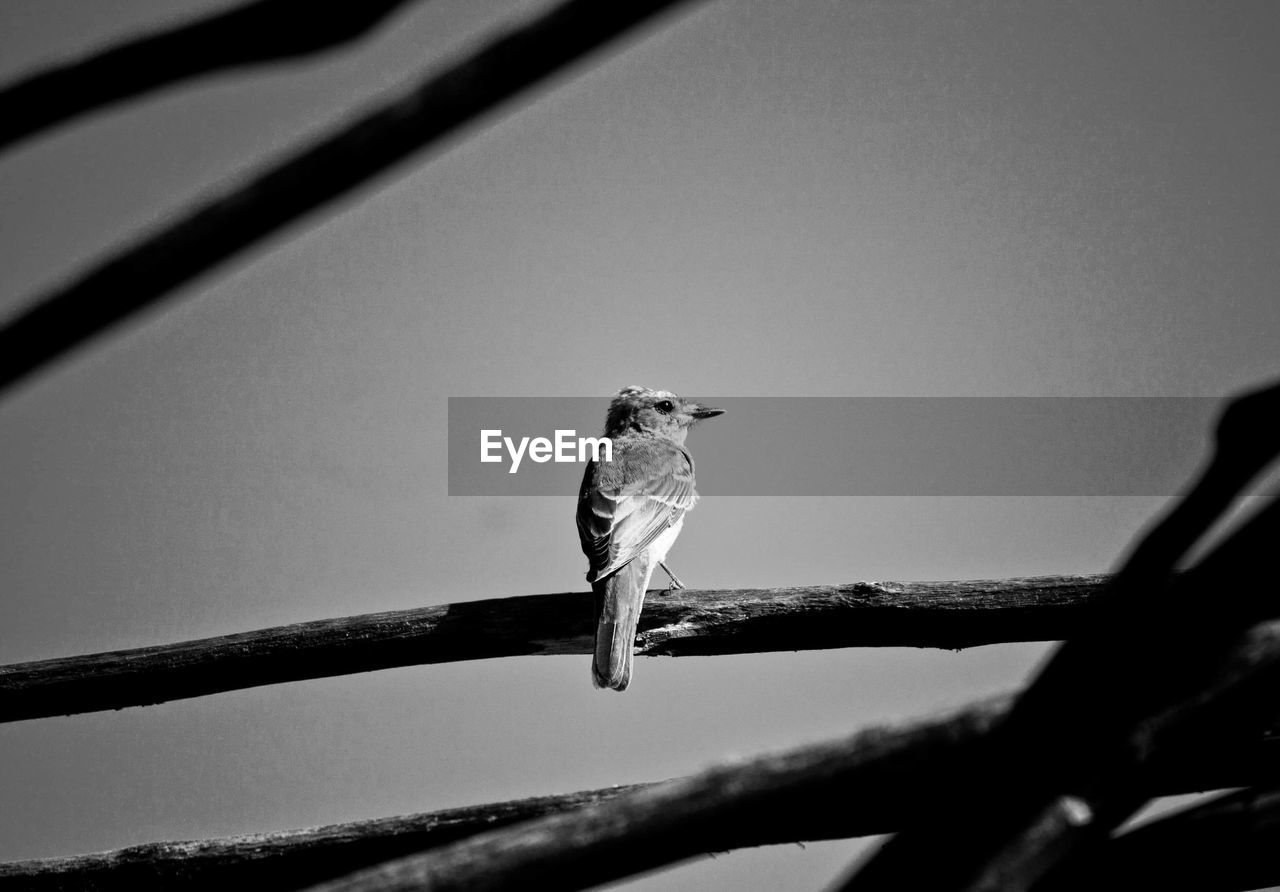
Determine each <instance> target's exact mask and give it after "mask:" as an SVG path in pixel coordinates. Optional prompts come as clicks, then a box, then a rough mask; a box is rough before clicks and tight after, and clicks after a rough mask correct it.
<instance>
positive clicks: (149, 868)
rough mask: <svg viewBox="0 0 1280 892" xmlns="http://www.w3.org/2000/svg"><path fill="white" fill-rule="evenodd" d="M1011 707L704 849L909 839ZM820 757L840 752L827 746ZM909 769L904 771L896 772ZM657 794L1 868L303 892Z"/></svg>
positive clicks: (562, 799)
mask: <svg viewBox="0 0 1280 892" xmlns="http://www.w3.org/2000/svg"><path fill="white" fill-rule="evenodd" d="M1010 700H1011V697H1005V698H1003V699H999V700H993V701H991V702H989V703H986V704H981V705H978V706H975V707H972V708H971V709H970V710H968V711H966V713H962V714H960V715H958V716H947V717H944V718H940V719H932V720H930V721H927V722H921V723H919V724H916V725H907V726H903V727H896V728H895V727H887V728H883V729H880V730H879V731H878V732H866V733H867V734H874V733H879V734H881V735H883V737H884V738H885V739H886V740H887V739H890V738H895V737H896V738H901V740H902V743H903V746H902V748H895V747H883V748H882V750H881V752H882V753H883V754H884V755H883V756H882V758H883V759H884V760H885V761H883V762H882V763H880V765H879V768H877V767H876V765H875V764H874V763H872V764H868V765H867V767H866V769H865V771H866V774H867V776H868V777H869V776H871V775H872V773H873V772H874V771H878V770H887V771H893V772H895V774H894V776H895V778H896V785H894V786H890V785H883V784H881V785H864V786H862V787H861V788H860V789H859V790H858V794H857V795H856V796H852V797H850V798H846V799H843V800H842V804H841V805H840V809H839V814H840V820H839V822H838V823H837V824H831V825H826V824H823V823H821V821H820V820H819V818H820V816H821V815H822V814H825V812H824V811H823V810H822V809H821V808H820V807H818V806H816V804H815V803H814V802H808V803H806V804H805V805H804V806H803V807H802V808H798V809H796V810H793V811H786V812H783V811H766V810H762V811H761V813H759V814H758V815H756V816H755V818H754V820H753V821H751V822H745V821H744V822H743V823H742V824H740V825H737V826H735V827H733V828H730V829H729V830H728V831H727V832H726V833H725V834H723V835H721V836H719V837H717V838H716V839H715V840H714V845H712V844H710V842H708V843H706V844H704V845H703V850H704V851H722V850H725V849H732V848H739V847H743V846H748V845H764V844H769V843H788V842H805V841H810V840H817V839H830V838H844V837H853V836H865V835H868V834H873V833H883V832H886V831H889V830H894V829H897V828H898V827H900V826H902V824H903V823H904V822H905V821H908V820H909V819H910V816H911V813H912V811H913V809H915V808H916V805H917V804H918V803H919V802H921V801H922V800H924V799H927V798H928V797H929V795H930V793H931V791H932V790H934V789H936V788H937V786H938V785H939V783H940V782H941V781H943V780H945V777H946V775H947V774H948V773H949V772H952V771H954V770H956V760H957V759H959V758H963V751H964V750H965V749H966V748H967V747H970V746H971V745H972V743H973V741H974V740H975V738H976V735H977V734H979V733H981V731H982V729H983V728H984V727H985V726H987V725H988V724H990V722H991V721H992V720H993V719H994V717H995V716H998V715H999V714H1001V712H1002V711H1003V710H1004V709H1005V708H1006V706H1007V703H1008V702H1009V701H1010ZM945 726H950V727H949V728H948V727H945ZM937 739H943V740H950V741H951V742H950V743H949V744H945V745H944V747H945V748H944V749H943V750H942V751H941V753H940V752H939V751H938V749H937V748H936V747H935V741H936V740H937ZM917 746H918V747H921V748H922V749H921V751H920V752H918V753H916V754H915V756H914V757H913V756H911V754H910V750H911V749H912V748H913V747H917ZM824 747H825V749H824ZM811 749H814V748H813V747H805V748H802V749H799V750H795V751H793V752H792V753H791V754H790V757H791V758H792V759H793V761H794V762H795V763H796V764H803V762H804V759H803V758H801V755H802V754H803V753H804V752H805V751H807V750H811ZM818 749H819V750H821V751H833V750H830V748H829V747H826V745H821V746H819V747H818ZM1277 750H1280V741H1278V740H1275V739H1272V738H1260V739H1255V740H1253V741H1229V740H1228V741H1220V742H1218V743H1217V744H1215V746H1214V747H1213V748H1211V749H1207V750H1203V749H1202V750H1197V751H1194V752H1190V753H1185V754H1182V755H1181V756H1180V757H1177V758H1175V759H1173V760H1166V761H1165V762H1163V763H1157V764H1156V765H1154V766H1153V767H1152V771H1151V772H1150V773H1149V774H1148V775H1147V777H1146V780H1147V782H1148V783H1149V784H1150V788H1149V789H1150V793H1151V795H1153V796H1157V795H1160V796H1162V795H1170V794H1175V793H1185V792H1195V791H1200V790H1208V789H1222V788H1226V787H1234V786H1243V785H1247V784H1262V783H1269V782H1272V781H1274V780H1275V779H1276V778H1278V777H1280V759H1278V758H1277V756H1280V753H1277ZM835 758H845V756H844V755H838V756H836V757H835ZM912 759H914V760H915V765H916V767H915V769H914V770H911V771H908V770H906V769H905V768H904V767H903V766H905V765H907V764H909V763H910V762H911V760H912ZM898 763H901V765H899V767H896V768H895V767H894V766H895V765H898ZM753 764H754V762H744V763H742V764H741V765H739V766H738V767H737V769H735V770H737V771H740V772H742V773H744V774H747V773H749V772H750V771H752V770H753V769H752V765H753ZM654 786H656V785H654V784H637V785H633V786H629V787H611V788H607V789H602V790H589V791H585V792H581V793H571V794H566V795H559V796H543V797H538V798H534V799H521V800H517V801H514V802H499V803H492V804H489V805H479V806H472V807H468V808H457V809H449V810H447V811H441V812H432V813H429V814H419V815H406V816H402V817H395V818H379V819H376V820H370V821H358V822H353V823H349V824H338V825H333V826H329V827H318V828H315V829H311V830H290V831H284V832H280V833H265V834H255V835H251V836H240V837H231V838H228V839H208V840H194V841H186V842H165V843H149V844H146V845H140V846H130V847H129V848H127V849H120V850H118V851H114V852H104V853H101V854H95V855H78V856H73V857H67V858H50V859H45V860H40V861H26V862H14V863H10V864H0V890H6V889H10V888H13V889H23V890H30V892H54V890H58V892H68V890H73V889H74V890H85V889H94V890H97V892H108V890H111V892H114V890H137V889H153V888H171V887H174V886H176V885H178V884H181V886H182V888H183V889H188V890H205V889H208V890H213V889H225V888H228V887H231V886H236V885H239V886H242V887H245V888H271V889H297V888H300V887H304V886H307V885H310V884H313V883H318V882H321V881H323V880H326V879H329V878H332V877H337V876H342V875H345V874H348V873H351V872H353V871H357V870H360V869H361V868H365V867H369V866H372V865H374V864H377V863H380V862H383V861H387V860H390V859H393V858H398V857H402V856H405V855H409V854H413V853H416V852H420V851H424V850H426V849H431V848H436V847H439V846H442V845H446V844H450V843H453V842H455V841H458V840H461V839H464V838H466V837H470V836H474V835H475V834H477V833H482V832H486V831H491V830H496V829H499V828H502V827H507V826H510V825H512V824H514V823H517V822H519V821H524V820H529V819H532V818H537V817H543V816H546V815H552V814H559V813H563V812H569V811H573V810H575V809H580V808H583V807H584V806H588V805H595V804H599V803H604V802H608V801H612V800H615V799H617V798H619V797H621V796H625V795H629V794H631V793H634V792H637V791H639V790H642V789H648V788H652V787H654ZM847 792H848V791H847V790H845V789H843V788H833V789H831V790H829V791H826V792H825V793H820V794H819V795H828V794H829V795H832V796H844V795H846V793H847ZM815 808H816V809H817V810H816V811H815Z"/></svg>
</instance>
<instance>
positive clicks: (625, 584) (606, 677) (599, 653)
mask: <svg viewBox="0 0 1280 892" xmlns="http://www.w3.org/2000/svg"><path fill="white" fill-rule="evenodd" d="M652 575H653V564H652V563H651V562H650V561H649V558H648V556H647V555H641V556H640V557H637V558H636V559H635V560H633V561H631V562H630V563H629V564H627V565H626V566H625V567H623V568H622V569H621V570H619V571H618V572H617V573H614V574H613V575H612V576H610V577H608V578H607V579H604V580H602V581H600V582H596V583H593V584H592V586H591V588H592V590H593V592H594V594H595V603H596V653H595V658H594V659H593V660H592V661H591V680H592V681H593V682H595V685H596V687H598V688H613V689H614V690H615V691H622V690H625V689H626V687H627V684H628V683H629V682H630V681H631V657H632V649H633V647H634V645H635V640H636V624H637V623H638V622H639V621H640V609H641V608H642V607H643V606H644V593H645V590H646V589H647V588H648V587H649V577H650V576H652Z"/></svg>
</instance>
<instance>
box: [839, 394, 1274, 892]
mask: <svg viewBox="0 0 1280 892" xmlns="http://www.w3.org/2000/svg"><path fill="white" fill-rule="evenodd" d="M1278 412H1280V385H1272V386H1270V387H1268V388H1265V389H1263V390H1259V391H1256V392H1254V393H1250V394H1247V395H1245V396H1243V397H1240V398H1237V399H1235V400H1233V401H1232V402H1231V403H1230V404H1229V405H1228V407H1227V409H1226V411H1225V412H1224V413H1223V417H1222V419H1221V421H1220V422H1219V424H1218V429H1217V443H1216V447H1215V450H1214V453H1213V455H1212V457H1211V460H1210V462H1209V463H1208V466H1207V467H1206V468H1205V470H1204V472H1203V473H1202V474H1201V476H1200V478H1199V479H1198V480H1197V481H1196V483H1195V485H1194V486H1193V487H1192V488H1191V490H1190V492H1188V493H1187V495H1186V496H1184V497H1183V498H1182V499H1181V500H1180V501H1179V502H1178V503H1177V504H1176V505H1175V506H1174V508H1173V509H1172V511H1170V513H1169V514H1168V515H1167V516H1166V517H1165V518H1164V519H1163V520H1161V521H1160V522H1159V523H1158V524H1157V525H1156V526H1155V527H1154V528H1153V529H1152V530H1151V531H1150V532H1149V533H1148V534H1147V535H1146V536H1145V537H1144V538H1143V540H1142V541H1141V542H1140V543H1139V544H1138V545H1137V547H1136V548H1135V549H1134V550H1133V552H1132V554H1131V556H1130V557H1129V559H1128V560H1127V561H1126V563H1125V565H1124V566H1123V567H1122V569H1121V570H1120V572H1119V573H1117V574H1116V576H1115V577H1114V579H1113V580H1112V581H1111V583H1110V584H1109V586H1108V589H1107V591H1106V592H1105V593H1104V594H1103V595H1102V597H1101V598H1100V600H1099V602H1098V604H1097V606H1096V608H1095V610H1094V612H1093V614H1092V616H1091V617H1090V621H1089V624H1088V626H1087V628H1086V629H1085V630H1084V632H1083V633H1082V634H1081V635H1079V636H1077V637H1075V638H1073V639H1071V640H1069V641H1067V642H1066V643H1065V644H1064V645H1063V646H1062V647H1061V648H1060V649H1059V650H1058V652H1057V653H1056V654H1055V655H1054V657H1053V659H1052V660H1050V661H1049V662H1048V664H1047V665H1046V666H1045V667H1044V669H1043V670H1042V671H1041V672H1040V674H1039V676H1038V677H1037V678H1036V680H1035V682H1034V683H1033V684H1032V685H1031V686H1030V687H1029V688H1028V689H1027V690H1026V691H1025V692H1024V693H1023V694H1022V695H1021V696H1020V697H1019V699H1018V702H1017V704H1016V705H1015V707H1014V709H1013V710H1012V712H1011V713H1010V716H1009V719H1008V721H1007V722H1005V723H1004V725H1003V726H1002V727H1001V729H1000V730H999V732H998V733H996V734H995V735H993V737H992V740H991V741H990V744H989V746H987V747H986V748H985V750H984V754H983V757H982V761H981V762H980V764H979V766H978V767H977V770H975V771H973V772H971V773H970V775H969V776H968V777H967V778H960V779H958V780H957V782H956V784H955V785H954V787H953V789H952V791H951V795H952V796H953V797H954V798H955V799H956V800H957V801H965V802H971V806H967V807H970V814H969V817H968V819H967V820H966V821H964V822H962V823H960V824H956V823H955V822H952V821H948V820H946V819H945V817H943V816H945V815H948V814H949V812H948V811H947V810H940V811H939V812H937V813H936V814H937V815H938V818H937V819H936V820H934V821H932V822H926V823H925V824H923V825H922V826H921V827H920V828H919V829H914V830H908V831H906V832H903V833H900V834H898V835H897V836H895V837H894V838H893V839H891V840H890V841H889V842H888V843H886V844H885V845H884V846H883V847H882V848H881V849H880V850H879V851H878V852H876V853H875V854H874V855H873V856H872V857H871V858H869V859H867V860H866V861H864V863H863V864H862V865H861V866H860V867H859V868H858V870H857V871H856V872H855V873H854V874H853V875H852V876H850V877H849V878H848V879H847V880H846V881H845V882H844V883H843V884H842V885H841V887H840V888H841V889H842V890H846V892H853V890H856V892H876V890H881V889H886V890H887V889H897V888H928V889H936V890H940V892H944V890H960V889H964V890H970V892H976V890H994V889H1001V890H1023V889H1030V888H1032V887H1033V886H1034V885H1035V884H1036V883H1037V882H1038V881H1039V880H1040V879H1041V878H1042V877H1045V876H1047V875H1048V874H1050V873H1051V872H1052V871H1053V870H1054V869H1055V867H1056V866H1057V865H1058V864H1059V863H1060V862H1063V861H1064V860H1065V859H1067V858H1069V857H1070V855H1071V853H1072V852H1073V851H1074V850H1075V849H1077V848H1078V847H1080V846H1083V845H1087V844H1088V843H1089V842H1090V841H1091V840H1094V839H1096V838H1098V837H1099V836H1102V835H1105V834H1106V833H1108V832H1109V831H1110V829H1111V828H1113V827H1115V826H1118V825H1119V824H1120V823H1122V822H1123V821H1124V820H1125V819H1127V818H1128V817H1129V816H1130V815H1132V814H1133V813H1134V812H1135V811H1136V810H1137V809H1138V808H1140V807H1141V806H1142V804H1143V803H1144V802H1145V794H1144V793H1143V792H1142V791H1141V790H1140V789H1139V788H1138V781H1137V779H1138V777H1139V776H1140V769H1141V766H1142V765H1143V763H1144V762H1145V761H1146V758H1147V755H1148V754H1147V752H1146V751H1145V750H1144V749H1143V748H1142V747H1136V748H1135V746H1134V744H1133V741H1135V740H1140V739H1142V738H1143V736H1144V734H1146V733H1147V732H1146V730H1145V729H1147V728H1148V727H1149V726H1150V724H1151V723H1152V722H1155V721H1160V722H1163V723H1165V724H1166V725H1169V726H1170V728H1173V729H1176V728H1180V727H1184V726H1185V725H1186V724H1187V722H1188V721H1189V720H1194V721H1196V722H1202V721H1204V718H1203V716H1204V714H1205V711H1204V710H1184V709H1179V708H1177V707H1175V706H1174V704H1175V703H1178V702H1184V701H1187V700H1189V699H1195V698H1201V699H1204V700H1209V699H1211V698H1213V699H1217V700H1218V702H1217V703H1214V704H1212V706H1213V709H1214V710H1215V712H1214V714H1215V715H1217V716H1218V717H1219V720H1223V721H1229V722H1246V723H1247V722H1248V721H1252V720H1265V718H1266V717H1265V716H1261V717H1259V716H1258V714H1257V711H1256V710H1252V711H1251V710H1248V709H1246V710H1244V711H1243V712H1242V711H1240V710H1238V709H1235V708H1234V707H1233V703H1234V702H1235V701H1239V700H1241V699H1244V700H1246V701H1252V700H1253V699H1254V698H1255V697H1256V693H1255V692H1254V691H1253V689H1254V687H1255V686H1256V678H1257V677H1258V675H1259V667H1255V668H1254V669H1251V670H1249V671H1248V672H1244V673H1238V672H1236V671H1235V670H1230V671H1226V672H1225V674H1224V668H1223V667H1224V665H1227V664H1229V663H1230V662H1231V661H1232V660H1233V659H1235V658H1236V657H1237V656H1239V655H1240V654H1241V653H1242V650H1241V649H1242V648H1245V649H1247V648H1248V647H1249V645H1248V643H1247V641H1244V640H1242V638H1241V634H1242V630H1244V629H1245V628H1247V627H1248V626H1249V625H1251V624H1253V623H1256V622H1259V621H1261V620H1263V619H1266V618H1269V617H1272V616H1275V615H1277V613H1280V608H1278V607H1277V605H1276V604H1275V601H1274V597H1273V595H1272V587H1269V586H1259V585H1258V584H1257V583H1258V580H1261V579H1266V578H1269V577H1270V575H1271V574H1272V573H1273V571H1274V568H1273V567H1272V566H1271V560H1270V557H1271V553H1272V551H1273V549H1274V543H1275V541H1276V539H1277V537H1280V503H1273V504H1271V505H1270V506H1269V507H1267V508H1265V509H1263V510H1262V511H1260V512H1258V514H1257V515H1256V516H1255V517H1253V518H1252V519H1251V520H1249V521H1248V522H1247V523H1246V524H1244V525H1243V527H1242V528H1241V529H1239V530H1237V531H1236V532H1235V533H1234V534H1232V535H1231V536H1230V537H1229V538H1227V540H1226V541H1225V542H1223V543H1222V544H1221V545H1219V546H1218V547H1217V548H1216V549H1215V550H1214V551H1213V552H1212V553H1211V554H1210V555H1209V556H1208V557H1206V558H1205V559H1204V560H1202V561H1201V562H1200V563H1199V564H1198V565H1197V566H1195V567H1194V568H1192V569H1191V570H1188V571H1187V572H1186V573H1183V574H1181V575H1180V576H1178V577H1176V578H1174V576H1173V573H1174V568H1175V567H1176V566H1177V565H1178V563H1179V562H1180V561H1182V560H1183V559H1184V558H1185V556H1186V555H1187V553H1188V552H1189V550H1190V548H1191V547H1192V546H1193V545H1194V544H1195V543H1196V542H1197V541H1198V540H1199V539H1200V538H1202V537H1203V536H1204V534H1205V533H1207V532H1208V530H1209V529H1210V528H1211V527H1212V526H1213V524H1214V523H1215V522H1216V521H1217V520H1218V519H1219V517H1220V516H1221V514H1222V512H1223V511H1224V510H1225V509H1226V507H1227V506H1228V505H1229V504H1230V502H1231V500H1232V499H1233V498H1234V497H1235V496H1237V495H1238V494H1239V493H1240V491H1241V490H1242V489H1243V488H1244V486H1245V485H1246V484H1247V483H1248V482H1249V481H1250V480H1251V479H1253V478H1254V477H1255V476H1256V475H1257V474H1258V473H1260V472H1261V471H1262V470H1263V468H1265V467H1266V466H1267V464H1269V463H1270V462H1271V461H1272V460H1273V459H1274V458H1275V456H1276V455H1277V453H1280V435H1277V432H1276V428H1275V426H1274V419H1275V417H1276V415H1277V413H1278ZM1267 671H1269V670H1266V671H1263V672H1262V674H1263V675H1265V674H1266V672H1267ZM1067 778H1070V779H1071V781H1070V782H1071V783H1072V785H1073V789H1075V790H1076V791H1078V794H1079V795H1078V796H1075V797H1072V798H1066V797H1064V783H1065V782H1066V779H1067Z"/></svg>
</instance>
